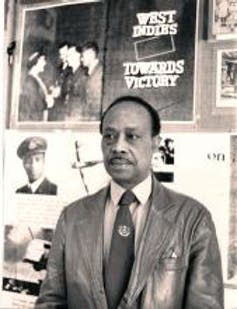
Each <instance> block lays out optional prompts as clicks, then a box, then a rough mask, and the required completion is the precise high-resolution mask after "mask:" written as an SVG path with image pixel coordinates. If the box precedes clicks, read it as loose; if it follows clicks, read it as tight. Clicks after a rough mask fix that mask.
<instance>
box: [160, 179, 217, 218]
mask: <svg viewBox="0 0 237 309" xmlns="http://www.w3.org/2000/svg"><path fill="white" fill-rule="evenodd" d="M160 190H162V191H163V195H164V196H165V199H166V204H167V205H171V206H172V209H173V210H174V212H177V213H179V214H180V215H181V216H184V217H187V216H191V217H196V218H197V217H208V218H211V215H210V212H209V210H208V209H207V207H206V206H205V205H204V204H203V203H201V202H200V201H198V200H197V199H195V198H193V197H191V196H189V195H186V194H183V193H180V192H177V191H175V190H173V189H170V188H167V187H165V186H163V185H161V189H160Z"/></svg>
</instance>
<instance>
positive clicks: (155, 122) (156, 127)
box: [100, 96, 161, 136]
mask: <svg viewBox="0 0 237 309" xmlns="http://www.w3.org/2000/svg"><path fill="white" fill-rule="evenodd" d="M125 101H126V102H133V103H135V104H137V105H140V106H142V107H144V108H145V109H146V110H147V111H148V113H149V115H150V117H151V133H152V136H156V135H158V134H159V133H160V129H161V124H160V116H159V114H158V112H157V110H156V109H155V108H154V107H153V106H151V105H150V104H149V103H148V102H147V101H145V100H144V99H142V98H139V97H136V96H123V97H119V98H117V99H115V100H114V101H113V102H112V103H111V104H110V105H109V107H108V108H107V109H106V110H105V111H104V113H103V114H102V116H101V121H100V133H101V134H102V132H103V122H104V118H105V116H106V115H107V113H108V112H109V111H110V110H111V109H112V108H113V107H114V106H115V105H118V104H121V103H124V102H125ZM128 117H129V116H128Z"/></svg>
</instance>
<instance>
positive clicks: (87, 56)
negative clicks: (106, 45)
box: [81, 49, 96, 68]
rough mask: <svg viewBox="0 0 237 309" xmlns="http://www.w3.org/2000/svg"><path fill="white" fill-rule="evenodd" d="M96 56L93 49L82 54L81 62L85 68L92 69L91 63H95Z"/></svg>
mask: <svg viewBox="0 0 237 309" xmlns="http://www.w3.org/2000/svg"><path fill="white" fill-rule="evenodd" d="M95 58H96V54H95V52H94V50H93V49H86V50H84V51H83V52H82V57H81V61H82V64H83V66H85V67H88V68H89V67H90V65H91V63H93V62H94V61H95Z"/></svg>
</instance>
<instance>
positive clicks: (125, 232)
mask: <svg viewBox="0 0 237 309" xmlns="http://www.w3.org/2000/svg"><path fill="white" fill-rule="evenodd" d="M117 231H118V233H119V235H120V236H122V237H128V236H129V235H130V234H131V228H130V227H129V226H127V225H119V226H118V229H117Z"/></svg>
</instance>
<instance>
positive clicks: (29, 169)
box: [16, 136, 57, 195]
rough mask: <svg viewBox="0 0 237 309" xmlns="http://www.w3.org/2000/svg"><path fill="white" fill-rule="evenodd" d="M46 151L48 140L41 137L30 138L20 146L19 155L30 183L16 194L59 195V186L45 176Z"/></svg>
mask: <svg viewBox="0 0 237 309" xmlns="http://www.w3.org/2000/svg"><path fill="white" fill-rule="evenodd" d="M46 149H47V142H46V140H45V139H44V138H42V137H39V136H34V137H28V138H26V139H25V140H24V141H23V142H22V143H21V144H20V145H19V147H18V149H17V155H18V157H19V158H20V159H22V161H23V167H24V169H25V171H26V174H27V176H28V180H29V182H28V184H27V185H25V186H23V187H21V188H19V189H17V190H16V193H28V194H45V195H56V194H57V186H56V185H55V184H53V183H52V182H50V181H49V180H48V179H47V178H46V177H45V175H44V168H45V152H46Z"/></svg>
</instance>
